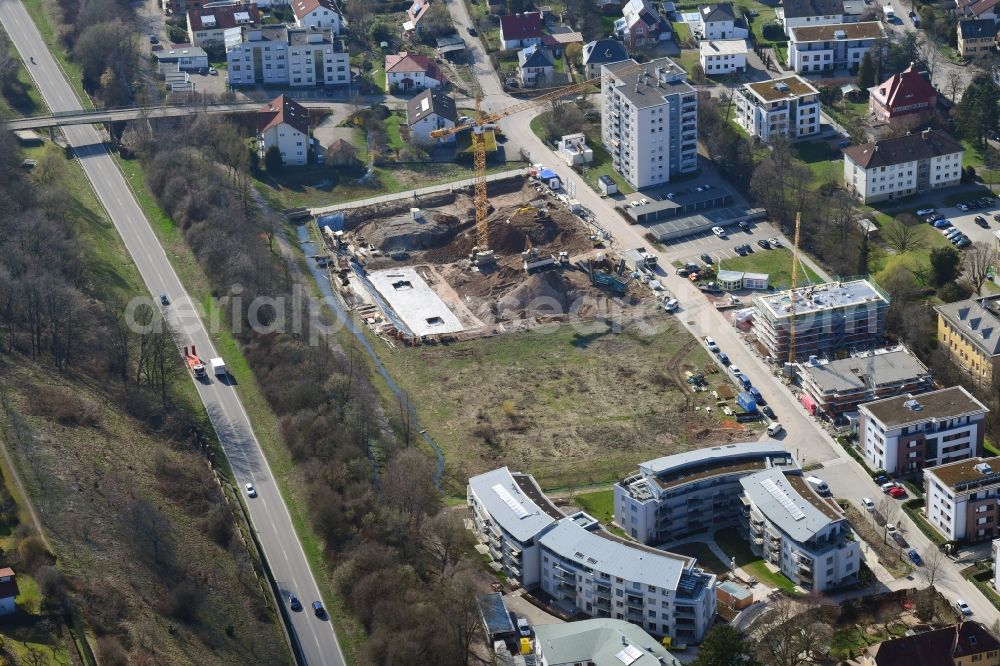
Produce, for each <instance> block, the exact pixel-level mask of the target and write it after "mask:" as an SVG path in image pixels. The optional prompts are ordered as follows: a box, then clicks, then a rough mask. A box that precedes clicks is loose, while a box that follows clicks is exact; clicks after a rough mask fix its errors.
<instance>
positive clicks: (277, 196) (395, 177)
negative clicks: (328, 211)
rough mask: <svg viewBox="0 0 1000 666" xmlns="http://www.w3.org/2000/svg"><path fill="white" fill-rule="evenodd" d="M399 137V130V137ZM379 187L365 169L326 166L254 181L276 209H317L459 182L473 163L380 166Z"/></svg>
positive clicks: (497, 167)
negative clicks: (369, 182) (363, 180)
mask: <svg viewBox="0 0 1000 666" xmlns="http://www.w3.org/2000/svg"><path fill="white" fill-rule="evenodd" d="M396 136H397V138H398V136H399V134H398V131H397V134H396ZM524 166H527V165H526V164H524V163H522V162H504V163H502V164H494V165H491V166H489V167H488V168H487V172H488V173H498V172H500V171H507V170H509V169H517V168H520V167H524ZM375 172H376V174H377V175H378V178H379V182H378V185H377V186H372V185H365V184H362V183H359V182H358V179H359V178H361V176H363V175H364V173H365V168H364V167H361V166H359V167H355V168H351V169H340V168H331V167H327V166H322V165H312V166H306V167H296V168H295V169H287V170H286V171H284V172H283V173H281V174H279V175H278V176H277V178H272V177H270V176H269V175H267V174H261V177H260V178H258V179H256V180H254V185H255V186H256V188H257V191H258V192H260V194H261V195H262V196H263V197H264V199H265V200H266V201H267V202H268V203H269V204H270V205H271V206H272V207H274V208H276V209H278V210H283V209H285V208H297V207H299V206H305V207H307V208H315V207H318V206H328V205H330V204H334V203H342V202H345V201H355V200H358V199H368V198H371V197H378V196H382V195H385V194H395V193H397V192H405V191H406V190H411V189H418V188H421V187H429V186H432V185H441V184H444V183H450V182H453V181H456V180H464V179H466V178H472V175H473V173H472V166H471V164H470V163H467V162H463V163H459V164H456V163H452V162H424V163H421V164H419V165H416V164H407V165H398V166H388V165H387V166H380V167H376V168H375Z"/></svg>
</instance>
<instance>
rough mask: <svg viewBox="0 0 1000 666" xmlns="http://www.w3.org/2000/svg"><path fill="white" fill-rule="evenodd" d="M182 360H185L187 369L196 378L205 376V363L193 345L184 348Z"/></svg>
mask: <svg viewBox="0 0 1000 666" xmlns="http://www.w3.org/2000/svg"><path fill="white" fill-rule="evenodd" d="M184 360H185V361H187V365H188V369H189V370H191V373H192V374H193V375H194V376H195V377H196V378H198V379H201V378H203V377H205V364H204V363H202V362H201V359H200V358H199V357H198V352H197V351H195V348H194V345H191V346H190V347H185V348H184Z"/></svg>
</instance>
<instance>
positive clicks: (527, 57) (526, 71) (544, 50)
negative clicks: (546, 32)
mask: <svg viewBox="0 0 1000 666" xmlns="http://www.w3.org/2000/svg"><path fill="white" fill-rule="evenodd" d="M554 72H555V60H554V59H553V57H552V51H550V50H549V49H548V47H545V46H541V45H539V44H533V45H531V46H529V47H527V48H524V49H521V50H520V51H518V52H517V77H518V80H519V81H520V83H521V87H522V88H534V87H536V86H544V85H546V83H547V82H549V81H551V79H552V74H553V73H554Z"/></svg>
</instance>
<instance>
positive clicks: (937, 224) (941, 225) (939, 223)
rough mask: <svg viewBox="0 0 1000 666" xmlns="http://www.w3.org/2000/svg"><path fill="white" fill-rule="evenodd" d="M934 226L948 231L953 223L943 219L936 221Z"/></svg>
mask: <svg viewBox="0 0 1000 666" xmlns="http://www.w3.org/2000/svg"><path fill="white" fill-rule="evenodd" d="M934 226H935V227H937V228H938V229H947V228H948V227H950V226H951V222H950V221H948V220H945V219H943V218H942V219H940V220H936V221H935V222H934Z"/></svg>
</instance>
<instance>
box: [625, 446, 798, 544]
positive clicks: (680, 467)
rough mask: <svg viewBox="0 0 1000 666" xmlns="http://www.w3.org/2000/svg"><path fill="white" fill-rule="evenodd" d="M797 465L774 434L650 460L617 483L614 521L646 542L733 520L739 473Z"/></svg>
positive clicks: (737, 498) (686, 534)
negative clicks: (761, 439) (760, 439)
mask: <svg viewBox="0 0 1000 666" xmlns="http://www.w3.org/2000/svg"><path fill="white" fill-rule="evenodd" d="M794 466H795V463H794V461H793V460H792V456H791V454H789V453H788V451H786V450H785V448H784V447H783V446H782V445H781V444H780V443H778V442H776V441H773V440H772V441H767V442H746V443H741V444H726V445H723V446H714V447H712V448H710V449H698V450H697V451H688V452H686V453H678V454H676V455H672V456H664V457H662V458H657V459H655V460H649V461H647V462H644V463H641V464H640V465H639V470H638V471H637V472H635V473H633V474H631V475H629V476H627V477H625V478H624V479H622V480H621V481H619V482H618V483H616V484H615V487H614V491H615V509H614V512H615V523H617V524H618V526H619V527H621V528H622V529H623V530H625V532H626V533H627V534H628V535H629V536H631V537H632V538H633V539H637V540H639V541H641V542H643V543H647V544H661V543H665V542H668V541H676V540H678V539H682V538H685V537H688V536H690V535H692V534H699V533H702V532H705V531H707V530H715V529H718V528H719V527H724V526H726V525H727V524H728V525H734V524H735V523H736V517H737V515H738V514H739V509H740V505H739V495H740V490H741V488H740V479H741V478H743V477H744V476H747V475H748V474H753V473H754V472H759V471H761V470H765V469H770V468H772V467H794Z"/></svg>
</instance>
